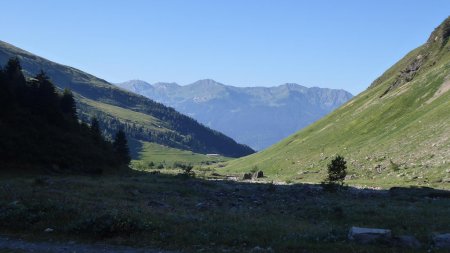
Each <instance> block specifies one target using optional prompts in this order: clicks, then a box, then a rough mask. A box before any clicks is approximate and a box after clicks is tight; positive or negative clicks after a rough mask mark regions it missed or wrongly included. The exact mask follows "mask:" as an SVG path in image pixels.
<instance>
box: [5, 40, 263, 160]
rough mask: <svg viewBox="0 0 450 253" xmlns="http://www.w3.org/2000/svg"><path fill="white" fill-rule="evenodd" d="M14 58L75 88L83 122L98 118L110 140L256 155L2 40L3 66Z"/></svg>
mask: <svg viewBox="0 0 450 253" xmlns="http://www.w3.org/2000/svg"><path fill="white" fill-rule="evenodd" d="M11 58H17V59H18V60H19V61H20V63H21V65H22V71H23V73H24V74H25V76H27V77H28V78H29V77H33V76H35V75H36V74H37V73H39V72H40V71H41V70H43V71H44V72H45V73H46V74H47V75H48V76H49V77H50V79H51V81H52V82H53V83H54V84H55V85H56V86H57V88H59V89H64V88H69V89H70V90H72V91H73V93H74V96H75V99H76V101H77V107H78V117H79V118H80V119H81V120H82V121H84V122H87V123H89V122H90V119H91V117H96V118H98V120H99V121H100V126H101V127H102V129H103V130H104V134H105V135H106V136H111V135H112V134H113V133H115V132H117V131H118V130H119V129H123V130H124V131H125V132H126V134H127V135H128V137H129V138H131V140H132V143H134V145H133V147H135V148H134V149H135V153H137V152H139V151H140V148H141V147H142V142H155V143H158V144H161V145H165V146H169V147H173V148H178V149H183V150H190V151H193V152H197V153H217V154H221V155H224V156H228V157H240V156H244V155H248V154H251V153H253V152H254V151H253V150H252V149H251V148H250V147H248V146H246V145H241V144H238V143H237V142H235V141H234V140H233V139H231V138H229V137H228V136H225V135H224V134H222V133H220V132H218V131H215V130H212V129H210V128H208V127H205V126H204V125H202V124H200V123H198V122H197V121H196V120H194V119H192V118H191V117H188V116H185V115H183V114H181V113H179V112H177V111H176V110H174V109H173V108H170V107H166V106H164V105H162V104H160V103H157V102H155V101H153V100H151V99H148V98H146V97H144V96H141V95H137V94H135V93H132V92H129V91H126V90H124V89H121V88H119V87H117V86H115V85H112V84H110V83H108V82H107V81H105V80H103V79H100V78H97V77H95V76H93V75H90V74H88V73H85V72H83V71H81V70H78V69H75V68H72V67H69V66H65V65H62V64H58V63H55V62H52V61H49V60H47V59H45V58H42V57H40V56H37V55H34V54H32V53H30V52H27V51H25V50H22V49H20V48H17V47H15V46H13V45H11V44H8V43H6V42H2V41H0V65H2V66H3V65H5V64H6V62H7V61H8V60H9V59H11Z"/></svg>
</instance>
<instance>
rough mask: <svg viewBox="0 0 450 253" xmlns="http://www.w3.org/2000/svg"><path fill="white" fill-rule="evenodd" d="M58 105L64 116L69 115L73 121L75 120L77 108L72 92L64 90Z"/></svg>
mask: <svg viewBox="0 0 450 253" xmlns="http://www.w3.org/2000/svg"><path fill="white" fill-rule="evenodd" d="M60 105H61V110H62V112H63V113H64V114H66V115H69V116H70V117H71V118H72V119H74V120H77V107H76V103H75V99H74V98H73V94H72V92H71V91H70V90H69V89H67V88H66V89H64V93H63V96H62V98H61V101H60Z"/></svg>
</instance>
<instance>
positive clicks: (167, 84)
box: [153, 82, 180, 88]
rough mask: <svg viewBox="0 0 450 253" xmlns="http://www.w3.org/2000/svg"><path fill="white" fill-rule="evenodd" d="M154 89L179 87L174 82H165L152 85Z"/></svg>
mask: <svg viewBox="0 0 450 253" xmlns="http://www.w3.org/2000/svg"><path fill="white" fill-rule="evenodd" d="M153 86H154V87H159V88H162V87H164V88H172V87H180V85H179V84H178V83H175V82H171V83H166V82H157V83H154V84H153Z"/></svg>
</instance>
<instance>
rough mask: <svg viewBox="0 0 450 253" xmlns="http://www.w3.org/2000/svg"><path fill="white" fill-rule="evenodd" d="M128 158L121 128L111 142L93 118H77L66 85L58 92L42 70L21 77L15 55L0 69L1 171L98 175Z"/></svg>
mask: <svg viewBox="0 0 450 253" xmlns="http://www.w3.org/2000/svg"><path fill="white" fill-rule="evenodd" d="M129 162H130V155H129V148H128V143H127V138H126V136H125V132H124V131H123V130H122V129H118V131H117V133H116V134H115V137H114V139H113V142H110V141H108V140H106V139H105V137H104V136H103V135H102V132H101V129H100V125H99V122H98V120H97V119H95V118H94V119H92V120H91V124H90V125H88V124H86V123H84V122H82V121H80V120H79V118H78V115H77V109H76V102H75V99H74V96H73V94H72V92H71V91H70V90H68V89H64V91H62V92H61V91H58V90H57V89H56V88H55V86H54V85H53V83H52V82H51V81H50V78H49V77H48V76H47V75H46V73H45V72H43V71H41V72H40V73H38V74H37V75H36V76H34V77H32V78H28V79H27V78H25V76H24V75H23V73H22V67H21V65H20V62H19V60H18V58H11V59H10V60H9V61H8V62H7V64H6V65H5V66H4V67H3V68H0V163H1V164H2V165H3V166H2V169H3V170H7V169H18V168H27V169H30V168H31V169H47V170H55V171H65V170H66V171H67V170H69V171H83V172H92V173H99V172H102V171H104V170H110V169H112V168H120V167H126V165H128V163H129Z"/></svg>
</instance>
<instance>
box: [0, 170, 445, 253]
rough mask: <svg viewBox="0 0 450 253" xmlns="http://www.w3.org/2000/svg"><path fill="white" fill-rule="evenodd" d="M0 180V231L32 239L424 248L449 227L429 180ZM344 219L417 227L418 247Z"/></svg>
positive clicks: (400, 231) (410, 231)
mask: <svg viewBox="0 0 450 253" xmlns="http://www.w3.org/2000/svg"><path fill="white" fill-rule="evenodd" d="M0 185H1V187H0V210H2V212H0V230H1V233H2V234H7V235H11V236H17V237H20V238H23V239H26V240H31V241H33V240H37V241H42V240H44V241H48V240H52V241H68V240H71V241H76V242H83V243H94V242H99V241H101V242H102V243H107V244H120V245H132V246H133V247H146V246H151V247H153V248H154V247H158V248H161V249H166V250H182V251H183V252H254V251H252V250H255V248H257V247H259V248H261V249H265V250H267V251H263V252H423V251H424V250H425V249H431V248H430V241H431V236H432V233H434V232H445V231H450V216H449V215H448V213H449V212H450V198H448V194H447V195H445V194H444V195H442V196H441V197H436V195H433V196H434V197H430V196H432V195H431V193H432V192H430V191H431V190H427V189H415V190H414V189H410V190H408V189H407V190H406V191H398V192H397V193H395V192H390V191H375V190H368V189H366V190H358V189H353V188H350V189H349V190H347V191H343V192H338V193H327V192H323V191H322V190H321V189H320V188H319V187H317V186H316V185H307V184H295V185H276V184H263V183H243V182H232V181H217V180H204V179H196V178H193V177H188V176H185V175H182V174H180V175H166V174H157V175H156V174H151V173H143V172H133V173H126V174H122V175H105V176H95V177H90V176H73V175H67V176H64V175H58V176H46V177H42V176H26V177H23V176H20V177H18V176H15V175H4V176H2V177H1V179H0ZM394 193H395V194H394ZM351 226H366V227H379V228H389V229H392V231H393V233H394V235H414V236H415V237H417V238H418V239H419V240H420V241H421V242H422V244H423V247H422V248H420V249H417V250H412V249H409V248H400V247H395V246H393V245H387V244H386V245H384V244H381V245H380V244H378V245H358V244H355V243H352V242H348V240H347V233H348V230H349V228H350V227H351ZM46 228H52V229H54V231H53V232H50V233H47V232H44V230H45V229H46ZM271 250H272V251H271ZM432 252H444V251H438V250H433V251H432Z"/></svg>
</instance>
